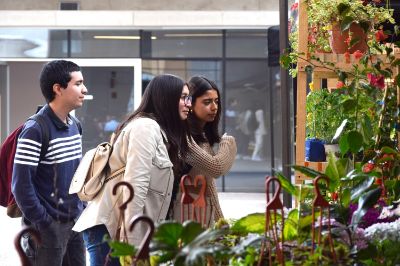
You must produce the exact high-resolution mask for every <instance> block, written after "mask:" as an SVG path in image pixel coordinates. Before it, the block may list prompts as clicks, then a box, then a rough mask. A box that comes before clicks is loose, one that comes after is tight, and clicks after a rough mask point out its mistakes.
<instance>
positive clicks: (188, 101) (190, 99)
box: [181, 95, 192, 104]
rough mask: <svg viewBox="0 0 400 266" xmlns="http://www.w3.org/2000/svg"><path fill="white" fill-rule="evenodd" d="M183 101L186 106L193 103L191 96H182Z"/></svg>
mask: <svg viewBox="0 0 400 266" xmlns="http://www.w3.org/2000/svg"><path fill="white" fill-rule="evenodd" d="M181 100H183V102H184V103H185V104H189V103H192V96H190V95H182V96H181Z"/></svg>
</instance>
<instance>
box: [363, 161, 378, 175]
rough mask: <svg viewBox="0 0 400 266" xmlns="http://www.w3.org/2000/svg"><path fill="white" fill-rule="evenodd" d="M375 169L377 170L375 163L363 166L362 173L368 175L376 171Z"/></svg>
mask: <svg viewBox="0 0 400 266" xmlns="http://www.w3.org/2000/svg"><path fill="white" fill-rule="evenodd" d="M374 168H375V164H374V163H366V164H364V165H363V168H362V171H363V173H366V174H367V173H369V172H371V171H372V170H374Z"/></svg>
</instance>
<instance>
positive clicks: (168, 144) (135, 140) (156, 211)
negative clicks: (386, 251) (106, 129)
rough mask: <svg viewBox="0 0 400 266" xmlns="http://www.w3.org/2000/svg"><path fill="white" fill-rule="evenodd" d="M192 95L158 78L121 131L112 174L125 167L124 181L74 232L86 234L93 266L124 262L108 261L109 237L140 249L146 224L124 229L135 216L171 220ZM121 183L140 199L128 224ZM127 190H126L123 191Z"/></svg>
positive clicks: (108, 190)
mask: <svg viewBox="0 0 400 266" xmlns="http://www.w3.org/2000/svg"><path fill="white" fill-rule="evenodd" d="M190 107H191V97H190V96H189V89H188V86H187V85H186V84H185V83H184V81H183V80H182V79H180V78H178V77H176V76H173V75H160V76H157V77H155V78H153V79H152V80H151V81H150V83H149V84H148V86H147V87H146V90H145V92H144V95H143V98H142V101H141V103H140V106H139V107H138V109H137V110H136V111H134V112H133V113H132V114H131V115H130V116H129V117H127V118H126V120H125V121H124V122H122V123H121V124H120V125H119V127H118V128H117V130H116V132H115V136H114V138H115V142H114V145H113V151H112V154H111V157H110V160H109V165H110V168H111V169H110V172H111V173H113V172H114V171H115V170H117V169H120V168H121V167H123V166H125V173H124V175H123V178H122V179H121V178H116V179H113V180H110V181H109V182H108V183H107V184H106V185H104V187H103V190H102V191H101V192H100V193H99V194H98V195H97V196H96V197H95V198H94V199H93V201H90V202H89V204H88V206H87V207H86V209H85V210H84V212H83V213H82V215H81V217H80V218H79V220H78V221H77V223H76V225H75V227H74V230H76V231H83V235H84V240H85V244H86V247H87V249H88V251H89V254H90V263H91V264H90V265H91V266H94V265H104V262H105V260H106V259H109V264H107V265H118V264H119V263H118V260H114V259H110V258H107V254H108V253H109V247H108V244H107V242H104V240H103V239H104V236H108V237H111V238H121V237H126V240H127V241H128V242H129V243H130V244H134V245H136V246H137V245H138V244H139V243H140V242H141V240H142V239H143V237H144V234H145V231H146V230H147V228H146V226H143V227H141V226H142V225H140V224H139V225H138V226H136V227H135V229H134V230H133V232H128V231H127V230H124V228H125V227H128V226H129V222H130V221H131V219H132V217H134V216H136V215H142V214H144V215H146V216H148V217H150V218H151V219H152V220H153V221H154V222H155V223H159V222H161V221H162V220H165V219H167V218H168V217H167V216H168V212H169V209H170V208H169V207H170V202H171V197H172V194H173V192H174V190H173V187H174V179H175V178H179V177H180V176H181V175H182V166H183V165H184V164H183V161H182V159H181V158H184V157H185V156H186V154H187V153H188V142H187V139H188V138H190V133H189V131H188V126H187V121H186V119H187V116H188V113H189V108H190ZM119 181H126V182H128V183H129V184H131V185H132V187H133V189H134V197H133V200H132V202H131V203H129V204H128V206H127V209H126V210H125V220H124V221H123V222H124V223H123V224H124V225H125V227H124V225H123V224H122V223H121V224H120V223H119V219H120V217H121V212H120V210H119V206H120V205H121V204H122V203H123V202H125V201H126V199H128V197H129V190H127V189H124V190H123V192H118V193H117V195H115V196H114V195H112V189H113V187H114V185H115V184H116V183H118V182H119ZM119 191H121V190H119Z"/></svg>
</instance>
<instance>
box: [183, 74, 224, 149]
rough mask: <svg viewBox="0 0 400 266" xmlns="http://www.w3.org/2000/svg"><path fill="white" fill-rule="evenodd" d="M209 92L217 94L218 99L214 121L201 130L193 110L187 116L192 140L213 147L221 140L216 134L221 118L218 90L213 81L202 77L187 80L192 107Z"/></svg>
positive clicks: (217, 133)
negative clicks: (212, 91)
mask: <svg viewBox="0 0 400 266" xmlns="http://www.w3.org/2000/svg"><path fill="white" fill-rule="evenodd" d="M209 90H215V91H216V92H217V94H218V99H219V101H218V110H217V115H216V116H215V119H214V121H212V122H207V123H206V124H205V126H204V128H202V127H201V123H200V120H199V118H198V117H197V116H196V114H195V113H194V111H193V110H192V112H191V113H190V114H189V118H188V120H189V125H190V132H191V135H192V136H193V139H194V140H195V141H196V143H201V142H208V143H209V144H210V145H211V146H212V145H214V143H217V142H219V141H220V140H221V137H220V135H219V132H218V124H219V120H220V117H221V109H222V108H221V96H220V93H219V89H218V87H217V85H216V84H215V83H214V82H213V81H211V80H209V79H207V78H205V77H203V76H194V77H192V78H191V79H190V80H189V91H190V95H192V106H194V105H195V104H196V100H197V98H198V97H200V96H202V95H204V94H205V93H206V92H207V91H209ZM204 135H205V137H204Z"/></svg>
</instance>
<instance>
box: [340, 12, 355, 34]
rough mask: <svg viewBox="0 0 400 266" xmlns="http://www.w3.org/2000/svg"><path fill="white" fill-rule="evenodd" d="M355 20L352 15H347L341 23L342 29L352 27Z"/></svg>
mask: <svg viewBox="0 0 400 266" xmlns="http://www.w3.org/2000/svg"><path fill="white" fill-rule="evenodd" d="M353 22H354V18H353V17H350V16H346V17H344V18H343V19H342V21H341V23H340V30H341V31H345V30H348V29H349V28H350V25H351V24H352V23H353Z"/></svg>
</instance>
